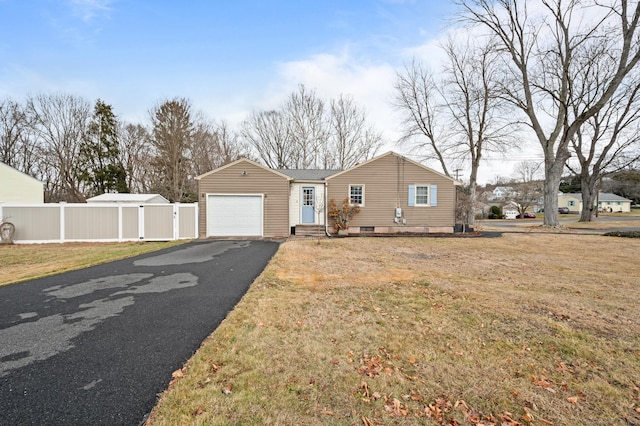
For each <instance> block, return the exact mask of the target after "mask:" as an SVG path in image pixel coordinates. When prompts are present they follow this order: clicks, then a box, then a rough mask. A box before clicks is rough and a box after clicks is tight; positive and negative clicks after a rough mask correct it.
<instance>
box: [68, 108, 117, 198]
mask: <svg viewBox="0 0 640 426" xmlns="http://www.w3.org/2000/svg"><path fill="white" fill-rule="evenodd" d="M79 154H80V164H81V165H82V167H83V170H82V173H81V174H80V179H81V180H82V182H83V183H85V184H86V185H87V191H86V192H88V193H89V195H100V194H104V193H106V192H114V191H115V192H129V189H128V187H127V183H126V182H127V181H126V177H127V174H126V171H125V169H124V166H123V165H122V163H121V162H120V160H119V158H120V148H119V144H118V131H117V120H116V116H115V114H114V113H113V110H112V107H111V105H107V104H105V103H104V102H103V101H102V100H100V99H98V100H97V101H96V105H95V107H94V112H93V118H92V120H91V123H90V124H89V129H88V132H87V137H86V138H85V140H84V142H83V143H82V145H81V146H80V153H79Z"/></svg>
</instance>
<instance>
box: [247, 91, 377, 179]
mask: <svg viewBox="0 0 640 426" xmlns="http://www.w3.org/2000/svg"><path fill="white" fill-rule="evenodd" d="M241 135H242V139H243V140H244V141H245V142H246V143H247V144H248V145H249V146H251V147H252V148H253V149H254V150H255V152H256V153H257V154H258V157H259V159H260V160H261V161H262V162H263V163H265V164H266V165H267V166H269V167H273V168H281V169H283V168H284V169H286V168H289V169H337V168H347V167H350V166H352V165H354V164H356V163H357V162H359V161H364V160H367V159H369V158H371V157H373V156H374V155H375V154H376V152H377V151H378V149H379V148H380V146H381V144H382V137H381V135H380V134H379V133H378V132H376V131H375V130H374V129H373V127H372V126H371V125H369V124H368V123H367V119H366V114H365V112H364V110H363V109H362V108H360V107H359V106H358V105H356V103H355V102H354V101H353V99H351V98H349V97H346V96H344V95H341V96H340V97H339V98H338V99H331V100H330V101H329V107H327V104H326V103H325V101H324V100H322V99H320V98H319V97H318V96H317V94H316V93H315V91H310V90H308V89H307V88H306V87H305V86H303V85H300V86H299V87H298V91H296V92H293V93H292V94H290V95H289V97H288V98H287V100H286V102H285V103H284V104H283V105H282V106H281V107H280V108H279V109H277V110H272V111H260V112H254V113H253V114H252V115H251V117H249V119H247V120H246V121H245V122H244V123H243V124H242V131H241Z"/></svg>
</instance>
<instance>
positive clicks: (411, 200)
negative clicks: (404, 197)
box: [407, 185, 416, 207]
mask: <svg viewBox="0 0 640 426" xmlns="http://www.w3.org/2000/svg"><path fill="white" fill-rule="evenodd" d="M407 205H408V206H409V207H413V206H415V205H416V186H415V185H409V199H408V203H407Z"/></svg>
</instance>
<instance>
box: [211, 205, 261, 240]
mask: <svg viewBox="0 0 640 426" xmlns="http://www.w3.org/2000/svg"><path fill="white" fill-rule="evenodd" d="M207 236H209V237H261V236H262V196H261V195H209V197H208V199H207Z"/></svg>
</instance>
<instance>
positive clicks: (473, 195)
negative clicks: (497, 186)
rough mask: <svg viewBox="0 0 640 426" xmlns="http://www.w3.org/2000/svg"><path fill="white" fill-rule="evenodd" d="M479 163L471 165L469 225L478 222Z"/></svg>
mask: <svg viewBox="0 0 640 426" xmlns="http://www.w3.org/2000/svg"><path fill="white" fill-rule="evenodd" d="M478 165H479V162H474V163H473V164H472V166H471V176H470V177H469V205H468V206H467V209H468V210H467V222H468V224H469V225H475V223H476V210H475V209H476V187H477V186H478V178H477V176H478Z"/></svg>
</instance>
